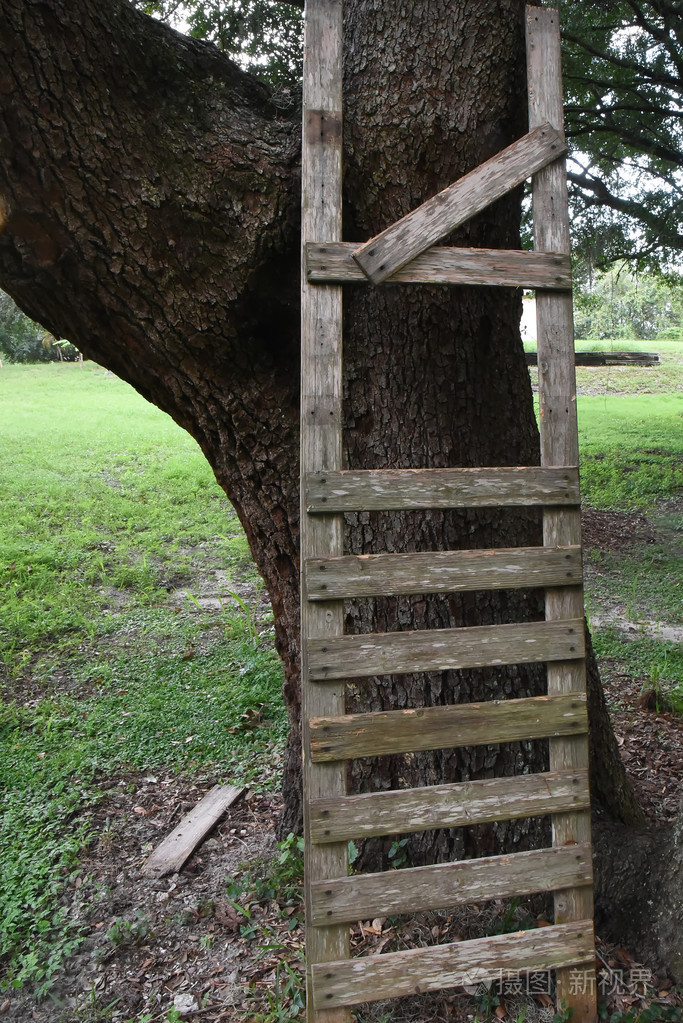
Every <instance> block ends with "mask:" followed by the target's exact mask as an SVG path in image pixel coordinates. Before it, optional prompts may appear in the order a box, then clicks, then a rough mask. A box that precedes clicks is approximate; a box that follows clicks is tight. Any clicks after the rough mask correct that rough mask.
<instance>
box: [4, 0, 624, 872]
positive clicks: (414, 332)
mask: <svg viewBox="0 0 683 1023" xmlns="http://www.w3.org/2000/svg"><path fill="white" fill-rule="evenodd" d="M0 10H1V11H2V16H3V30H4V31H3V35H4V38H3V50H2V53H1V54H0V95H1V96H2V98H3V102H2V109H1V110H0V131H1V132H2V136H3V140H4V142H3V151H2V154H1V155H0V196H1V197H2V198H1V199H0V212H1V214H2V215H1V216H0V224H1V225H2V232H1V233H0V283H2V286H3V287H4V288H5V289H6V290H7V291H8V292H9V293H10V294H11V295H12V296H13V297H14V298H15V299H16V301H17V302H18V303H19V304H20V306H21V307H22V308H23V309H24V310H25V311H26V312H27V313H28V314H29V315H30V316H32V317H33V318H34V319H37V320H39V321H40V322H41V323H43V324H44V325H45V326H46V327H47V329H49V330H50V331H51V332H52V333H53V334H54V335H55V336H57V337H63V336H67V337H69V338H70V340H72V341H73V342H74V344H76V345H77V346H78V348H80V349H81V351H83V352H84V353H85V354H86V355H87V356H89V357H91V358H94V359H96V360H97V361H98V362H100V363H101V364H103V365H105V366H107V367H108V368H110V369H112V370H113V371H114V372H115V373H117V374H119V375H120V376H121V377H123V378H124V379H126V380H128V381H130V382H131V383H132V384H133V386H134V387H136V388H137V389H138V390H139V391H140V392H141V393H142V394H143V395H144V396H145V397H146V398H148V399H149V400H150V401H153V402H154V403H155V404H157V405H159V406H160V407H161V408H163V409H165V410H166V411H167V412H168V413H169V414H170V415H171V416H173V418H174V419H175V420H176V421H177V422H178V423H180V425H181V426H183V427H185V428H186V429H187V430H188V431H189V432H190V433H191V434H192V435H193V436H194V437H195V438H196V439H197V440H198V442H199V444H200V445H201V447H202V450H203V451H204V453H205V454H206V457H207V458H208V460H209V462H210V463H211V465H212V467H213V469H214V472H215V474H216V478H217V479H218V481H219V483H220V484H221V485H222V486H223V487H224V489H225V491H226V493H227V494H228V496H229V498H230V500H231V501H232V503H233V504H234V506H235V508H236V510H237V512H238V514H239V516H240V519H241V521H242V523H243V525H244V528H245V530H246V533H247V537H248V539H249V543H250V545H251V549H252V552H253V554H254V558H255V560H256V563H257V565H258V568H259V570H260V571H261V573H262V575H263V577H264V579H265V582H266V585H267V588H268V593H269V595H270V598H271V600H272V603H273V608H274V613H275V629H276V640H277V645H278V650H279V652H280V654H281V656H282V658H283V662H284V666H285V676H286V682H285V699H286V701H287V704H288V707H289V710H290V716H291V722H292V733H291V740H290V744H289V753H288V758H287V765H286V771H285V814H284V818H283V827H284V828H285V829H289V828H293V827H295V826H296V825H297V824H298V822H299V815H300V795H299V792H300V755H299V731H298V710H299V700H298V624H297V623H298V552H297V539H298V525H297V515H298V512H297V505H298V472H297V460H298V374H299V368H298V363H299V356H298V209H299V189H298V149H299V146H298V139H299V113H298V111H296V110H294V109H291V110H282V109H280V108H278V107H277V106H275V105H274V104H273V103H272V101H271V99H270V97H269V95H268V93H267V91H266V90H265V88H264V87H263V86H261V85H259V84H258V83H256V82H255V81H254V80H253V79H251V78H249V77H248V76H246V75H244V74H243V73H242V72H240V71H239V70H238V69H237V68H236V67H235V66H234V65H232V64H231V63H230V62H229V61H228V60H227V59H226V58H225V57H223V56H222V55H221V54H219V53H218V52H217V51H215V50H214V49H213V48H212V47H210V46H207V45H205V44H203V43H200V42H197V41H194V40H190V39H186V38H182V37H180V36H178V35H177V34H176V33H174V32H172V31H170V30H169V29H167V28H165V27H164V26H162V25H159V24H157V23H155V22H152V21H150V19H147V18H145V17H144V16H142V15H139V14H137V13H135V12H134V11H133V10H132V9H131V8H130V7H129V6H128V5H127V4H126V3H125V2H124V0H109V2H108V3H107V4H105V5H98V4H94V3H91V2H89V0H49V2H48V0H0ZM522 13H523V5H522V3H521V2H520V0H504V2H502V3H501V2H493V0H470V2H468V3H464V2H456V3H454V2H452V0H449V2H446V0H429V2H426V0H418V2H415V3H411V4H410V5H406V4H404V3H402V2H399V0H347V4H346V15H345V25H346V29H345V32H346V55H347V60H346V72H345V75H346V78H345V81H346V85H345V92H346V109H345V116H346V122H345V161H346V184H345V193H346V203H345V213H344V216H345V237H346V238H347V239H358V240H364V239H366V238H367V237H368V236H369V235H370V234H372V233H374V232H376V231H377V230H378V229H380V228H382V227H385V226H386V225H388V224H389V223H390V222H391V221H392V220H394V219H395V218H397V217H399V216H401V215H402V214H404V213H406V212H408V211H409V210H410V209H411V208H412V207H414V206H415V205H417V204H418V203H419V202H421V201H422V200H424V199H425V198H427V197H428V196H429V195H431V194H432V193H433V192H434V191H435V190H437V189H438V188H441V187H443V186H445V185H447V184H448V183H450V182H451V181H453V180H454V179H455V178H457V177H458V176H459V175H461V174H462V173H464V172H466V171H468V170H470V169H471V168H472V167H474V166H475V165H476V164H477V163H479V162H481V161H482V160H483V159H486V158H487V157H488V156H490V155H492V154H493V153H495V152H496V151H497V150H499V149H500V148H502V147H503V146H505V145H506V144H508V143H509V142H511V141H512V140H514V139H515V138H517V137H518V136H519V135H521V134H523V133H524V131H525V104H524V102H523V96H524V81H523V67H524V59H523V34H522ZM519 219H520V196H519V194H514V195H512V196H509V197H508V198H506V199H505V200H502V201H501V202H499V203H497V204H496V206H495V207H493V208H491V209H490V210H488V211H487V212H485V213H484V214H482V215H481V216H480V217H478V218H477V219H476V221H474V222H472V223H470V224H468V225H466V226H465V227H464V228H463V229H461V230H460V231H459V233H458V234H457V236H456V237H455V238H454V242H455V243H456V244H457V243H460V244H469V245H487V246H492V247H496V246H498V247H508V246H509V247H516V246H518V244H519ZM520 303H521V299H520V293H519V292H518V291H515V290H500V289H499V290H497V291H494V290H493V289H484V288H478V289H477V288H469V289H465V288H461V289H455V288H427V287H422V288H417V287H408V286H403V287H401V288H399V287H395V286H394V287H391V286H386V287H382V288H374V287H370V286H363V285H361V286H358V287H355V286H354V287H349V288H348V289H347V295H346V312H345V330H346V334H345V344H346V370H347V374H346V381H345V386H346V398H347V400H346V420H347V421H346V433H345V438H346V453H347V458H348V464H349V465H350V466H360V465H363V466H404V467H409V466H448V465H450V466H459V465H465V466H471V465H506V464H507V465H510V464H513V465H514V464H533V463H535V462H537V461H538V438H537V432H536V424H535V420H534V416H533V409H532V396H531V389H530V384H529V378H528V373H527V369H526V365H525V360H524V355H523V351H522V346H521V343H520V339H519V329H518V322H519V315H520ZM539 540H540V527H539V521H538V517H537V516H536V515H533V514H528V513H523V514H520V513H517V512H516V513H512V512H510V513H504V514H503V513H501V514H498V513H493V512H483V513H482V512H476V513H475V512H470V513H467V514H464V513H463V514H449V515H440V514H432V515H428V516H426V517H423V518H422V520H421V521H420V522H417V521H415V520H413V519H412V518H411V517H410V516H407V515H405V516H399V515H391V516H384V517H375V516H362V515H361V516H356V517H355V518H353V519H350V520H349V543H350V548H351V550H353V551H363V550H367V549H369V548H370V547H371V546H375V547H380V548H381V547H384V548H386V549H390V550H415V549H419V548H421V547H422V548H428V547H437V548H438V547H450V548H458V547H462V548H469V547H477V546H479V547H495V546H512V545H519V544H532V543H536V542H539ZM540 616H542V606H541V603H540V597H539V594H538V593H521V594H510V593H503V594H499V595H497V596H495V597H494V596H492V595H491V594H470V595H466V596H462V597H461V596H458V597H450V598H448V599H445V600H441V599H437V598H433V599H432V598H430V599H428V600H425V599H417V600H407V599H401V600H394V599H384V600H381V601H377V602H376V603H375V604H370V602H367V603H364V604H358V605H354V606H349V609H348V621H349V627H350V628H354V629H359V630H361V631H368V630H371V629H374V628H375V627H376V625H377V623H378V622H381V624H382V626H383V627H385V628H388V629H402V628H413V627H422V626H427V625H431V626H448V625H460V624H464V625H472V624H485V623H489V622H500V621H506V620H511V619H513V618H535V617H540ZM590 678H591V683H592V689H591V699H592V702H593V704H594V707H595V717H594V720H595V721H597V731H596V742H595V743H594V750H596V751H597V753H598V760H597V762H596V764H594V767H595V768H596V771H595V775H596V778H598V779H600V780H601V784H600V785H599V787H598V789H597V791H598V792H599V795H600V798H601V800H602V801H603V802H604V804H605V806H606V807H607V809H608V811H609V812H610V813H612V814H613V815H615V816H619V817H622V818H626V819H628V817H629V815H630V816H632V815H633V814H634V813H635V804H634V803H633V801H632V797H631V796H630V794H629V793H630V790H629V788H628V786H627V785H626V784H625V780H624V776H623V770H622V769H621V765H620V761H619V758H618V753H617V750H616V745H615V743H614V742H613V739H612V738H611V732H610V730H609V725H608V721H607V717H606V711H605V706H604V700H603V699H602V695H601V691H600V689H599V683H598V681H597V675H596V673H595V672H591V674H590ZM542 685H543V679H542V674H541V673H540V672H539V671H537V670H529V669H526V668H525V669H523V670H521V669H519V668H517V667H511V668H507V669H501V670H494V669H490V670H486V671H476V672H474V671H473V672H465V673H455V672H449V673H445V674H439V675H434V676H429V677H427V678H425V677H424V676H422V677H420V678H419V679H413V678H408V679H406V678H401V679H389V680H386V679H382V680H371V682H370V683H368V684H367V685H363V686H361V687H359V688H357V689H356V690H353V691H352V693H351V702H352V703H353V704H355V705H358V706H370V707H383V708H384V707H398V706H402V705H404V704H406V703H407V702H408V701H409V700H410V701H411V702H418V703H420V702H422V703H425V704H440V703H450V702H457V701H459V700H469V699H477V698H482V699H490V698H492V697H495V696H496V695H504V696H513V695H517V696H521V695H532V694H534V693H538V692H540V691H541V689H542ZM543 762H544V754H543V750H542V748H541V747H540V746H538V745H535V744H513V745H510V746H502V747H500V748H497V747H495V748H479V749H476V750H466V751H460V752H458V753H455V752H452V751H447V752H441V753H437V754H429V755H421V756H419V757H415V758H412V759H405V758H401V759H399V760H395V761H391V760H387V761H385V762H383V763H382V764H372V763H364V764H361V765H359V767H358V769H357V771H356V775H355V778H354V784H355V785H356V786H358V787H362V788H372V787H387V786H395V785H403V784H406V783H410V782H411V779H413V780H415V779H417V778H419V779H421V780H422V781H423V782H427V783H429V782H431V781H434V780H436V779H437V778H443V779H455V778H468V777H469V778H479V777H487V776H490V775H494V774H504V773H511V772H512V771H513V770H514V771H516V772H519V771H521V770H525V769H527V768H529V769H531V768H538V767H539V766H541V765H542V764H543ZM605 779H608V783H607V784H606V783H605ZM534 827H535V826H534V825H532V824H530V823H529V822H526V823H525V822H522V823H518V824H515V825H514V826H509V827H506V828H503V827H495V828H494V827H490V828H485V829H484V828H481V829H479V830H478V831H477V832H476V833H474V834H471V835H467V834H465V835H464V836H462V835H460V836H457V835H455V834H438V835H436V836H435V835H433V834H432V835H431V836H429V837H425V836H417V837H416V838H415V839H413V844H412V854H413V858H414V859H415V860H416V861H424V860H426V859H438V858H441V857H443V856H445V855H452V854H453V853H456V854H459V855H463V854H464V855H466V854H468V853H471V852H475V851H477V852H485V851H489V850H493V849H495V848H500V847H501V845H503V844H507V845H508V846H510V845H512V846H517V847H522V846H523V845H524V844H525V843H526V842H528V841H529V838H530V836H531V835H532V834H533V833H534Z"/></svg>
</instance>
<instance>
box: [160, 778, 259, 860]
mask: <svg viewBox="0 0 683 1023" xmlns="http://www.w3.org/2000/svg"><path fill="white" fill-rule="evenodd" d="M243 792H244V789H243V788H239V787H238V786H235V785H214V787H213V788H212V789H211V791H210V792H207V794H206V795H205V796H204V798H203V799H201V800H200V801H199V802H198V803H197V805H196V806H195V807H194V808H193V809H192V810H191V811H190V812H189V813H188V814H187V815H186V816H185V817H183V819H182V820H181V822H180V824H179V825H178V827H177V828H174V829H173V831H172V832H171V833H170V835H167V836H166V838H165V839H164V840H163V842H161V843H160V845H158V846H157V847H156V849H155V850H154V852H152V853H150V855H149V856H148V857H147V859H146V860H145V863H144V866H143V868H142V873H143V874H144V875H145V877H165V876H166V874H176V873H177V872H178V871H179V870H181V868H182V866H183V864H184V863H185V861H186V860H187V859H189V857H190V856H191V854H192V853H193V852H194V850H195V849H196V848H197V846H198V845H199V843H200V842H201V841H203V839H204V838H206V836H207V835H208V834H209V832H210V831H211V829H212V828H214V827H215V826H216V824H217V823H218V821H219V820H220V819H221V817H222V816H223V814H224V813H225V811H226V810H227V809H228V807H229V806H232V804H233V803H234V802H235V801H236V800H237V799H239V797H240V796H241V795H242V793H243Z"/></svg>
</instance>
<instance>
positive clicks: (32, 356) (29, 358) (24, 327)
mask: <svg viewBox="0 0 683 1023" xmlns="http://www.w3.org/2000/svg"><path fill="white" fill-rule="evenodd" d="M44 337H45V331H44V330H43V328H42V327H39V326H38V324H37V323H34V322H33V320H29V318H28V316H24V314H23V313H22V311H21V309H19V307H18V306H17V305H15V303H14V302H13V301H12V299H11V298H10V297H9V295H6V294H5V293H4V291H0V357H2V358H3V359H5V360H6V361H7V362H51V361H52V360H53V359H55V358H57V356H56V355H55V353H54V352H52V351H51V350H50V347H51V346H50V344H49V343H48V344H44V343H43V339H44Z"/></svg>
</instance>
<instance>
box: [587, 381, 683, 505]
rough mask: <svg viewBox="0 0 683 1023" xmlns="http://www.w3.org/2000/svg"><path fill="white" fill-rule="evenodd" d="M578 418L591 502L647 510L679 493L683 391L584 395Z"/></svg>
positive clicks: (682, 475) (682, 476) (682, 478)
mask: <svg viewBox="0 0 683 1023" xmlns="http://www.w3.org/2000/svg"><path fill="white" fill-rule="evenodd" d="M681 375H682V376H683V373H682V374H681ZM578 416H579V446H580V450H581V459H582V461H581V478H582V487H583V495H584V500H585V501H586V502H587V503H588V504H590V505H592V506H593V507H595V508H616V509H621V510H632V509H646V510H647V509H650V508H652V507H653V506H654V505H655V504H656V503H657V502H658V501H662V500H667V499H670V498H673V497H675V496H676V494H678V493H680V492H681V490H682V489H683V392H681V393H680V394H658V395H606V396H604V397H590V396H582V397H580V398H579V401H578Z"/></svg>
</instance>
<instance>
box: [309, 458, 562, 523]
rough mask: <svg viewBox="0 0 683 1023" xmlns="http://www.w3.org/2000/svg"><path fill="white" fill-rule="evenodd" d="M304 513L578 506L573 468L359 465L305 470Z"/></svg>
mask: <svg viewBox="0 0 683 1023" xmlns="http://www.w3.org/2000/svg"><path fill="white" fill-rule="evenodd" d="M304 487H305V494H306V510H307V511H308V512H312V513H315V512H326V513H327V512H353V511H401V510H406V511H410V510H412V509H419V508H483V507H494V506H503V507H505V506H513V505H565V506H568V505H572V504H578V503H579V500H580V496H579V470H578V469H577V468H576V467H574V466H566V467H565V466H563V467H562V468H556V467H550V468H547V467H541V466H535V465H534V466H513V467H508V466H504V467H502V468H477V469H364V470H358V471H357V472H354V471H351V470H349V469H340V470H338V471H336V472H315V473H307V474H306V476H305V478H304Z"/></svg>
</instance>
